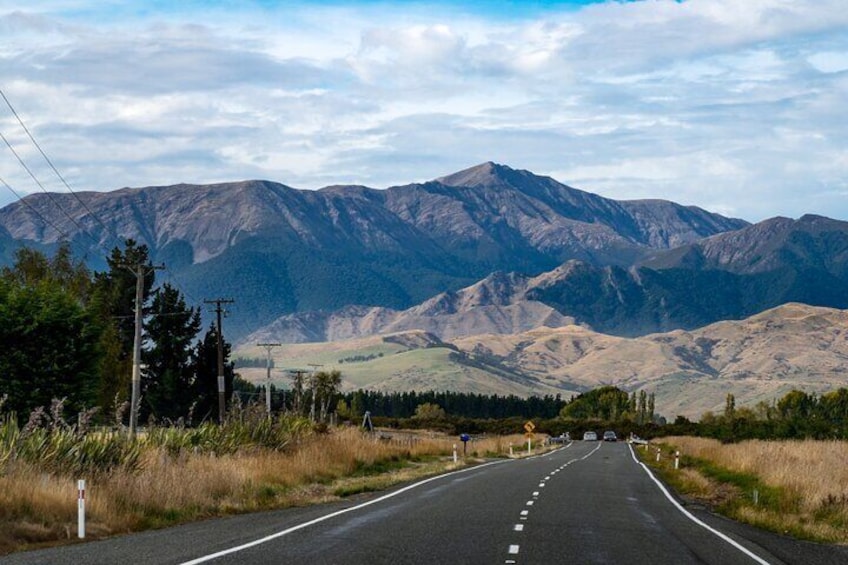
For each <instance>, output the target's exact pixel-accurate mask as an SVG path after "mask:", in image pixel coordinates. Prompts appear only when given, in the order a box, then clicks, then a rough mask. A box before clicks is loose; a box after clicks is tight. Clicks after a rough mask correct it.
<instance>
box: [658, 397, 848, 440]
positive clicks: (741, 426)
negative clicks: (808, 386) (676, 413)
mask: <svg viewBox="0 0 848 565" xmlns="http://www.w3.org/2000/svg"><path fill="white" fill-rule="evenodd" d="M670 427H671V428H673V433H687V434H690V435H701V436H706V437H712V438H716V439H720V440H723V441H737V440H742V439H848V388H842V387H841V388H838V389H836V390H833V391H830V392H826V393H824V394H821V395H816V394H815V393H807V392H804V391H802V390H791V391H789V392H788V393H786V394H785V395H784V396H782V397H781V398H779V399H775V400H772V401H770V402H767V401H761V402H758V403H757V404H755V405H754V406H752V407H737V406H736V398H735V396H734V395H733V394H728V395H727V396H726V398H725V407H724V411H723V412H721V413H720V414H715V413H713V412H706V413H704V414H703V415H702V416H701V419H700V421H699V422H690V421H689V420H687V419H686V418H683V417H678V418H677V419H676V420H675V421H674V423H673V425H672V426H670Z"/></svg>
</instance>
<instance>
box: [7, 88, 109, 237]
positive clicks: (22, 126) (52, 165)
mask: <svg viewBox="0 0 848 565" xmlns="http://www.w3.org/2000/svg"><path fill="white" fill-rule="evenodd" d="M0 96H2V97H3V101H4V102H6V106H8V107H9V110H10V111H11V112H12V115H14V116H15V119H17V120H18V123H19V124H20V126H21V128H23V130H24V131H25V132H26V134H27V137H29V139H30V141H32V144H33V145H35V147H36V149H38V152H39V153H41V156H42V157H44V160H45V161H46V162H47V164H48V165H49V166H50V168H51V169H52V170H53V172H54V173H55V174H56V176H57V177H58V178H59V180H60V181H62V184H63V185H65V188H67V189H68V192H70V193H71V194H73V196H74V198H76V200H77V202H79V203H80V204H81V205H82V207H83V208H85V210H86V211H87V212H88V213H89V214H90V215H91V217H93V218H94V219H95V220H96V221H97V223H99V224H100V225H101V226H103V229H104V230H105V233H106V235H107V236H109V237H111V238H112V239H114V240H115V241H117V242H118V243H119V245H120V244H122V243H123V242H121V241H120V240H119V239H118V238H117V236H116V235H113V234H112V233H111V231H110V230H109V228H108V227H107V226H106V224H105V223H104V222H103V221H102V220H101V219H100V217H99V216H98V215H97V214H95V213H94V211H92V210H91V208H89V207H88V205H87V204H86V203H85V202H84V201H83V200H82V199H81V198H80V197H79V195H77V193H76V192H74V190H73V189H72V188H71V185H69V184H68V181H66V180H65V177H64V176H62V174H61V173H60V172H59V170H58V169H57V168H56V166H55V165H54V164H53V161H52V160H51V159H50V157H48V156H47V154H46V153H45V152H44V150H43V149H42V148H41V145H40V144H39V143H38V141H36V139H35V137H33V135H32V133H31V132H30V131H29V128H28V127H27V126H26V124H25V123H24V121H23V120H22V119H21V117H20V115H19V114H18V112H17V111H16V110H15V108H14V107H13V106H12V103H11V102H9V99H8V98H7V97H6V94H5V93H4V92H3V89H2V88H0Z"/></svg>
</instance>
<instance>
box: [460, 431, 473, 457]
mask: <svg viewBox="0 0 848 565" xmlns="http://www.w3.org/2000/svg"><path fill="white" fill-rule="evenodd" d="M459 439H460V441H462V457H463V458H464V457H465V456H466V455H468V440H470V439H471V436H470V435H468V434H459Z"/></svg>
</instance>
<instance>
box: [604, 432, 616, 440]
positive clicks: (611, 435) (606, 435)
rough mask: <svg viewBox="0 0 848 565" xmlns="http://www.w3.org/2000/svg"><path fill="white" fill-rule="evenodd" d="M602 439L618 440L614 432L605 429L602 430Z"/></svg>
mask: <svg viewBox="0 0 848 565" xmlns="http://www.w3.org/2000/svg"><path fill="white" fill-rule="evenodd" d="M604 441H618V438H617V437H616V435H615V432H613V431H611V430H607V431H605V432H604Z"/></svg>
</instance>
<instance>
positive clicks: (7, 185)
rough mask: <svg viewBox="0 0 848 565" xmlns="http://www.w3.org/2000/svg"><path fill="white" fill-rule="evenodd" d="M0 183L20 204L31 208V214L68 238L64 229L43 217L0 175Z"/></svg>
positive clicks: (64, 237)
mask: <svg viewBox="0 0 848 565" xmlns="http://www.w3.org/2000/svg"><path fill="white" fill-rule="evenodd" d="M0 183H2V184H3V186H5V187H6V188H7V189H8V190H9V191H10V192H11V193H12V194H14V195H15V196H16V197H17V198H18V200H19V201H20V202H21V204H23V205H25V206H26V207H27V208H29V209H30V210H32V212H33V214H35V215H36V216H38V217H39V218H41V221H42V222H44V223H45V224H47V225H49V226H50V227H51V228H53V229H54V230H56V231H57V232H58V233H59V235H61V236H62V239H66V240H67V239H68V234H66V233H65V232H64V231H62V230H61V228H59V226H57V225H56V224H54V223H53V222H51V221H50V220H48V219H47V218H45V217H44V216H43V215H42V214H41V212H39V211H38V209H37V208H36V207H35V206H33V205H32V204H30V203H29V202H27V201H26V200H24V199H23V198H22V197H21V195H20V194H18V193H17V191H16V190H15V189H14V188H12V187H11V186H10V185H9V183H7V182H6V181H5V180H3V178H2V177H0Z"/></svg>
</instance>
